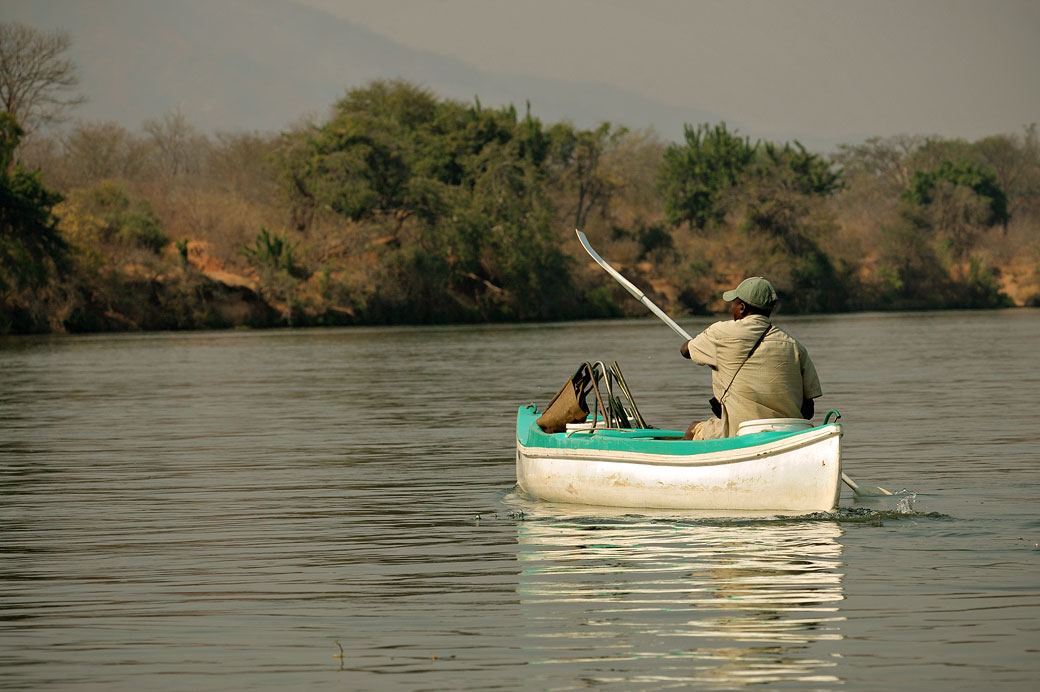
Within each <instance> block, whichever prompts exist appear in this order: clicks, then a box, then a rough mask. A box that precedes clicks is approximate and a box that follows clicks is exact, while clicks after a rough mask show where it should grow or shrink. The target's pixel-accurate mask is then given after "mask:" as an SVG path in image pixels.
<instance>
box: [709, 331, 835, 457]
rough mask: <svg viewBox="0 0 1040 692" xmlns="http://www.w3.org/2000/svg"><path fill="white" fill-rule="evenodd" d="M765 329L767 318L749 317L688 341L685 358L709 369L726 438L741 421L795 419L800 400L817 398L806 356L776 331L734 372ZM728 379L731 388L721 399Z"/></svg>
mask: <svg viewBox="0 0 1040 692" xmlns="http://www.w3.org/2000/svg"><path fill="white" fill-rule="evenodd" d="M770 326H771V323H770V321H769V318H768V317H764V316H762V315H750V316H748V317H745V318H744V319H742V320H727V321H723V322H716V323H715V324H713V325H711V326H710V327H708V328H707V329H705V330H704V331H703V332H701V333H700V334H698V335H697V336H695V337H693V338H692V339H691V340H690V342H689V349H690V360H692V361H693V362H694V363H697V364H698V365H707V366H708V367H709V368H711V369H712V373H711V389H712V391H713V392H714V394H715V398H717V399H719V400H720V401H722V423H723V426H724V428H725V430H726V437H732V436H733V435H736V433H737V426H738V425H740V424H741V423H742V422H744V421H746V420H755V419H758V418H801V417H802V414H801V406H802V400H803V398H804V399H815V398H816V397H818V396H820V395H821V394H823V390H821V389H820V378H819V376H817V374H816V367H815V366H814V365H813V362H812V359H811V358H809V352H808V351H806V350H805V347H804V346H802V345H801V344H800V343H798V342H797V341H795V339H794V337H792V336H791V335H789V334H788V333H787V332H785V331H784V330H782V329H779V328H777V327H773V330H772V331H771V332H770V333H769V334H767V335H766V337H765V339H763V341H762V343H761V344H759V346H758V348H757V349H756V350H755V353H754V355H752V356H751V358H750V359H748V361H747V363H745V364H744V367H743V368H740V372H739V373H738V372H737V368H739V367H740V364H741V363H743V362H744V359H745V358H746V357H747V354H748V352H749V351H750V350H751V347H752V346H754V345H755V342H756V341H757V340H758V337H759V336H761V335H762V332H764V331H765V330H766V329H769V327H770ZM734 373H736V379H735V380H733V375H734ZM730 380H733V385H732V386H731V387H730V389H729V393H727V394H726V397H725V398H724V399H723V396H722V395H723V392H725V391H726V387H727V386H729V383H730Z"/></svg>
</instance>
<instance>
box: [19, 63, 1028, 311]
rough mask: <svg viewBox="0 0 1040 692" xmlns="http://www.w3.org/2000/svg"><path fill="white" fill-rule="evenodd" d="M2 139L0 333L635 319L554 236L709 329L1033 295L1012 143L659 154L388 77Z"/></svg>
mask: <svg viewBox="0 0 1040 692" xmlns="http://www.w3.org/2000/svg"><path fill="white" fill-rule="evenodd" d="M4 122H5V123H8V125H5V127H6V128H7V129H6V130H4V132H5V135H4V137H5V139H4V141H5V142H6V143H7V144H5V149H4V150H5V151H6V152H7V154H5V158H4V162H5V166H4V170H3V175H4V178H3V181H4V188H3V189H4V194H5V195H8V196H9V197H10V196H11V195H14V193H15V192H18V193H19V194H22V197H21V199H22V200H23V201H24V202H25V205H24V206H22V207H19V206H18V205H17V204H13V203H10V204H9V203H6V202H5V205H4V207H3V210H2V213H3V214H4V215H5V216H4V217H3V218H4V219H5V221H4V223H5V224H6V225H4V226H3V234H2V235H0V260H2V261H0V279H3V280H4V281H5V282H6V284H7V285H8V286H9V287H10V288H8V289H6V293H5V294H4V295H3V296H0V298H2V299H3V310H4V313H3V314H2V315H0V323H2V324H0V329H8V330H17V331H47V330H62V329H65V330H70V331H82V330H104V329H169V328H174V329H182V328H195V327H204V326H208V327H221V326H232V325H250V326H272V325H278V324H281V325H284V324H292V325H324V324H372V323H400V322H411V323H424V322H425V323H440V322H467V321H496V320H533V319H544V320H551V319H569V318H581V317H608V316H620V315H644V314H645V311H644V309H643V308H642V306H641V305H639V304H638V303H637V302H635V301H632V300H631V299H630V298H629V297H628V296H627V294H625V293H624V292H623V291H622V290H620V289H619V287H618V286H617V285H616V284H615V283H614V282H612V280H611V279H610V278H609V277H608V276H607V275H606V274H605V273H603V272H602V271H600V270H599V268H598V267H596V265H595V264H594V263H591V262H590V261H589V260H588V258H587V257H586V256H585V255H584V253H583V251H582V250H581V249H580V246H579V245H578V244H577V243H576V242H575V240H574V237H573V228H574V227H575V226H578V227H581V228H582V230H585V231H586V232H587V233H588V235H589V237H590V238H592V241H593V244H594V245H595V246H596V247H597V249H599V250H600V252H601V253H602V254H603V255H604V256H605V257H607V258H608V259H609V260H610V261H611V263H612V264H615V266H617V267H618V268H619V269H621V270H622V271H623V272H624V273H625V274H626V275H628V276H630V277H631V278H633V279H634V280H635V281H636V283H637V284H638V285H640V286H641V287H643V288H644V290H647V291H648V292H651V293H652V295H653V299H654V300H655V302H657V303H658V304H659V305H661V307H662V308H664V309H665V310H667V311H669V312H678V313H682V312H687V313H690V312H692V313H697V314H707V313H710V312H713V311H714V312H718V311H720V310H721V309H723V308H724V305H723V304H722V301H721V291H722V290H723V289H725V288H731V287H732V285H734V282H735V281H739V280H740V279H741V278H743V277H744V276H748V275H753V274H759V275H764V276H768V277H769V278H770V279H771V280H772V281H773V283H774V284H775V285H776V286H777V288H778V290H779V292H780V294H781V299H782V303H783V310H784V311H785V312H819V311H837V310H854V309H902V308H909V309H917V308H942V307H996V306H1002V305H1006V304H1008V296H1006V295H1004V293H1003V291H1005V290H1008V291H1010V292H1013V293H1014V298H1015V301H1016V302H1017V303H1018V304H1028V302H1029V301H1030V299H1033V300H1034V301H1035V298H1033V296H1036V295H1040V270H1038V269H1037V266H1038V265H1037V261H1038V258H1040V236H1038V235H1037V228H1040V145H1038V142H1037V135H1036V128H1035V127H1027V128H1025V130H1024V131H1023V132H1022V133H1020V134H1018V135H998V136H993V137H987V138H983V139H980V140H978V141H975V142H969V141H964V140H955V139H942V138H938V137H917V136H899V137H890V138H873V139H869V140H866V141H865V142H863V143H861V144H857V145H847V146H843V147H840V148H839V151H838V152H837V153H836V154H835V155H834V156H832V157H830V158H823V157H821V156H819V155H818V154H815V153H812V152H808V151H806V150H805V149H804V148H803V147H802V146H801V145H800V144H798V143H797V142H793V143H791V144H777V143H772V142H766V141H762V142H754V143H752V142H751V141H750V140H749V139H748V138H746V137H743V136H741V135H738V134H737V133H736V132H735V131H733V130H731V129H729V128H727V126H726V125H725V124H724V123H719V124H718V125H714V126H709V125H701V126H699V127H687V128H685V138H684V141H682V142H681V143H679V144H672V145H668V144H666V143H664V142H662V141H661V140H659V139H658V138H657V137H656V135H655V134H654V133H653V132H652V131H647V132H630V131H628V130H627V129H625V128H624V127H618V126H616V125H612V124H609V123H603V124H601V125H599V126H598V127H595V128H591V129H583V128H578V127H575V126H574V125H572V124H570V123H566V122H561V123H554V124H547V125H543V123H542V122H541V121H540V120H539V119H538V118H536V117H534V116H533V115H532V113H531V108H530V106H528V108H527V110H526V112H521V113H518V112H517V109H516V108H513V107H511V106H507V107H496V108H488V107H485V106H482V105H481V104H480V102H479V101H476V100H475V101H474V102H473V103H460V102H457V101H451V100H445V99H441V98H438V97H437V96H436V95H434V94H432V93H430V92H429V91H427V90H425V89H422V88H420V87H418V86H416V85H413V84H410V83H408V82H402V81H380V82H372V83H369V84H367V85H363V86H361V87H358V88H353V89H350V90H349V91H348V92H347V93H346V94H345V95H344V97H343V98H342V99H341V100H339V101H338V102H337V103H336V104H335V105H334V108H333V109H332V111H331V114H330V116H329V118H328V119H327V120H325V121H321V122H317V121H315V122H310V123H302V124H298V125H296V126H295V127H294V128H293V129H291V130H289V131H287V132H285V133H284V134H281V135H270V136H269V135H263V134H258V133H218V134H217V135H205V134H203V133H201V132H199V131H198V130H196V129H195V128H194V127H193V126H192V125H191V124H190V123H189V122H188V121H187V118H186V117H185V116H183V115H182V114H180V113H179V112H177V111H172V112H170V113H168V114H167V115H166V116H164V117H163V118H161V119H158V120H154V121H150V122H148V123H145V124H144V126H143V127H142V128H141V130H140V131H138V132H130V131H128V130H126V129H125V128H122V127H121V126H119V125H116V124H114V123H76V124H74V125H72V126H71V127H70V128H68V129H67V130H65V131H64V132H61V133H57V134H54V135H52V136H50V138H48V137H47V136H44V135H38V136H36V137H34V138H33V139H32V140H30V141H29V142H28V143H26V142H23V143H22V144H21V145H20V146H19V149H18V153H19V163H18V164H14V162H13V152H14V145H13V144H10V143H11V142H14V143H15V144H17V137H16V136H15V134H14V133H15V132H16V130H15V129H14V127H12V126H15V127H16V126H17V123H15V122H14V121H13V119H11V120H5V121H4ZM28 169H32V170H34V171H36V172H34V173H28V172H26V171H27V170H28ZM45 184H46V186H47V187H45V186H44V185H45ZM48 188H53V189H55V190H58V191H60V192H61V193H62V194H64V195H65V197H66V198H65V201H64V202H61V203H56V202H57V200H58V199H60V197H59V196H57V195H56V193H54V192H51V191H50V190H49V189H48ZM1000 193H1003V194H1004V199H1005V204H1004V206H1003V208H1002V207H1001V204H1000ZM11 198H12V199H13V197H11ZM5 199H7V198H6V197H5ZM1002 209H1003V210H1002ZM23 212H24V213H23ZM30 212H31V213H30ZM52 213H53V216H52V215H51V214H52ZM15 217H17V218H19V219H21V220H22V221H27V220H28V221H32V222H33V223H35V224H36V225H33V223H28V225H24V224H23V225H17V224H13V223H10V222H9V221H8V219H10V218H15ZM54 217H58V218H60V224H59V228H60V234H58V233H55V232H54V230H53V225H54V222H55V218H54ZM993 224H995V225H993ZM30 227H32V228H35V229H36V230H35V231H32V232H29V231H27V230H26V229H27V228H30ZM48 228H49V229H50V230H49V231H48V230H47V229H48ZM12 229H14V230H12ZM257 229H260V230H259V232H258V231H257ZM269 229H279V230H278V231H277V232H276V231H274V230H269ZM283 229H284V230H283ZM167 236H170V237H173V238H177V239H178V240H177V242H176V243H174V244H173V245H172V246H171V245H169V244H167V241H166V238H167ZM19 243H22V244H23V245H24V247H23V245H19ZM13 248H15V249H13ZM17 248H22V249H20V250H19V249H17ZM25 248H36V249H37V250H38V251H37V252H36V254H35V255H34V254H33V253H32V252H29V251H28V250H25ZM4 253H6V254H4ZM12 253H14V254H12ZM19 253H20V254H19ZM26 258H28V259H26ZM1009 287H1010V288H1009Z"/></svg>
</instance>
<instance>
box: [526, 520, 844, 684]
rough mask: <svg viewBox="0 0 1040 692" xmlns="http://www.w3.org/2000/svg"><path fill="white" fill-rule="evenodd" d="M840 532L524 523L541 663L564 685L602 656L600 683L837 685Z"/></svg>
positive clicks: (532, 628)
mask: <svg viewBox="0 0 1040 692" xmlns="http://www.w3.org/2000/svg"><path fill="white" fill-rule="evenodd" d="M840 537H841V527H840V526H839V525H838V524H836V523H834V522H829V521H791V522H788V521H755V522H750V523H748V522H742V523H721V524H719V523H715V524H710V523H708V524H706V523H688V522H663V521H659V520H649V519H647V520H638V519H634V518H632V519H630V520H629V521H627V522H620V521H619V522H615V521H609V522H598V521H597V522H595V523H590V522H589V521H583V520H580V519H574V520H567V519H565V518H558V519H535V520H533V521H525V522H522V523H520V524H519V525H518V535H517V538H518V541H519V545H520V548H519V560H520V563H521V574H520V577H519V586H518V590H519V594H520V597H521V599H522V602H523V604H524V614H525V616H526V618H527V622H526V625H527V631H528V636H529V637H531V639H532V640H533V642H534V643H533V645H532V646H531V650H532V663H533V664H536V665H546V666H552V667H557V668H559V670H558V671H557V672H554V673H550V674H548V675H546V676H545V677H546V678H548V679H549V680H551V679H552V678H556V677H559V678H560V680H561V681H562V680H564V679H566V678H567V677H568V674H569V669H570V668H571V667H574V668H576V669H585V668H587V666H585V665H584V664H586V663H588V662H590V661H598V662H600V663H601V664H603V667H602V668H601V670H603V671H604V672H603V674H602V677H599V678H597V679H596V682H611V681H621V680H624V681H626V682H628V683H636V684H652V685H654V686H659V685H669V684H671V683H674V684H676V685H682V686H686V687H702V688H712V687H716V686H720V685H722V686H724V687H727V688H732V687H743V686H746V685H752V684H759V683H763V682H770V681H787V682H816V683H819V682H829V683H836V682H839V681H838V678H837V677H836V676H835V675H834V672H833V669H834V668H835V666H836V665H837V663H836V661H835V659H834V658H832V657H831V656H830V652H829V651H827V646H826V644H825V643H826V642H832V641H837V640H840V639H841V638H842V633H841V623H842V621H843V620H844V618H843V617H841V616H839V614H838V603H839V601H841V600H842V598H843V594H842V576H843V574H842V571H841V570H842V557H841V552H842V547H841V544H840V543H839V538H840ZM605 652H609V653H606V654H605ZM608 661H609V663H610V665H609V666H607V665H606V663H607V662H608ZM608 669H609V670H610V671H611V672H610V673H608V672H606V671H607V670H608ZM547 682H548V680H547ZM549 686H551V685H549Z"/></svg>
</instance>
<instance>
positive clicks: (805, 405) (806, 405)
mask: <svg viewBox="0 0 1040 692" xmlns="http://www.w3.org/2000/svg"><path fill="white" fill-rule="evenodd" d="M815 413H816V404H815V402H814V401H813V400H812V399H802V418H804V419H805V420H812V417H813V414H815Z"/></svg>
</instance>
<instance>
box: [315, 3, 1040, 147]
mask: <svg viewBox="0 0 1040 692" xmlns="http://www.w3.org/2000/svg"><path fill="white" fill-rule="evenodd" d="M300 2H302V3H303V4H306V5H308V6H311V7H314V8H318V9H322V10H324V11H327V12H329V13H331V14H334V15H336V16H339V17H342V18H345V19H348V20H349V21H351V22H353V23H355V24H359V25H362V26H364V27H366V28H369V29H371V30H372V31H374V32H376V33H378V34H381V35H383V36H385V37H387V38H390V39H392V40H394V41H397V42H399V43H402V44H404V45H407V46H409V47H412V48H417V49H422V50H428V51H432V52H435V53H439V54H442V55H446V56H452V57H455V58H458V59H459V60H461V61H463V62H466V63H468V64H471V65H473V66H477V67H480V68H481V69H484V70H487V71H493V72H498V73H502V74H520V75H527V76H539V77H554V78H558V79H564V80H574V81H578V82H596V83H603V84H609V85H613V86H619V87H623V88H625V89H629V90H632V91H635V92H638V93H640V94H642V95H644V96H647V97H650V98H653V99H655V100H658V101H662V102H665V103H670V104H674V105H677V106H682V107H690V108H699V109H703V110H709V111H712V112H716V113H721V114H724V115H726V116H727V117H728V118H731V119H733V120H734V121H737V122H740V123H743V124H744V125H745V127H747V128H748V129H752V130H755V131H758V132H762V133H766V134H768V133H770V132H777V133H785V132H799V131H801V132H812V133H813V134H815V135H817V136H820V137H834V138H847V137H850V136H856V135H857V134H861V133H862V134H877V135H883V136H887V135H894V134H902V133H915V134H916V133H923V134H939V135H943V136H951V137H965V138H968V139H974V138H977V137H982V136H986V135H990V134H996V133H1012V132H1019V131H1021V129H1022V127H1023V126H1025V125H1027V124H1029V123H1034V122H1038V121H1040V76H1038V72H1040V69H1038V68H1040V1H1037V0H869V1H864V0H523V1H520V0H374V1H370V0H300Z"/></svg>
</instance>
